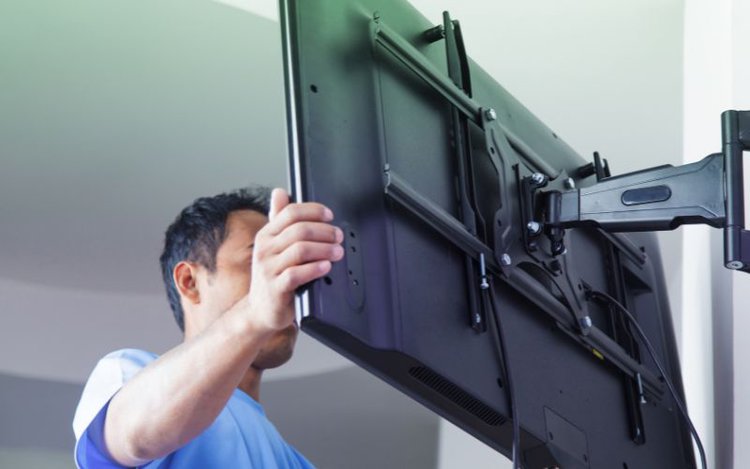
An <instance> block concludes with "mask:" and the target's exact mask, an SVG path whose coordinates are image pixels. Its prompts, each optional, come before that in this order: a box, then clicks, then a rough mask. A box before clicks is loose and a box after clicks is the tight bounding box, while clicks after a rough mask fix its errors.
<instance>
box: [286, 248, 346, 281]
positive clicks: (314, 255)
mask: <svg viewBox="0 0 750 469" xmlns="http://www.w3.org/2000/svg"><path fill="white" fill-rule="evenodd" d="M342 257H344V248H343V247H341V246H340V245H338V244H330V243H316V242H313V241H298V242H296V243H294V244H292V245H291V246H289V247H288V248H287V249H285V250H284V251H283V252H281V253H279V255H278V256H276V259H275V260H274V261H273V267H272V271H273V272H274V273H276V275H281V274H282V272H284V271H285V270H287V269H289V268H290V267H294V266H298V265H303V264H308V263H311V262H317V261H333V262H335V261H338V260H340V259H341V258H342Z"/></svg>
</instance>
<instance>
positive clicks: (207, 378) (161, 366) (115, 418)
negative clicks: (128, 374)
mask: <svg viewBox="0 0 750 469" xmlns="http://www.w3.org/2000/svg"><path fill="white" fill-rule="evenodd" d="M249 314H251V313H250V312H249V311H248V306H247V299H244V300H243V301H242V302H241V305H240V304H238V305H236V306H235V307H234V308H232V309H230V310H229V311H227V313H225V314H223V315H222V316H221V317H220V318H218V319H217V320H216V321H215V322H214V323H213V324H211V326H209V327H208V328H206V329H205V330H204V331H203V332H202V333H201V334H199V335H197V336H195V337H194V338H192V339H191V340H189V341H187V342H185V343H183V344H181V345H179V346H177V347H175V348H174V349H172V350H170V351H169V352H167V353H166V354H164V355H163V356H161V357H160V358H159V359H157V360H156V361H154V362H153V363H151V364H149V365H148V366H147V367H146V368H144V369H143V370H142V371H141V372H140V373H138V374H137V375H136V376H135V377H134V378H133V379H132V380H131V381H129V382H128V383H126V384H125V385H124V386H123V387H122V389H121V390H120V391H119V392H118V393H117V394H116V395H115V397H114V398H113V399H112V401H111V402H110V405H109V409H108V411H107V416H106V419H105V426H104V441H105V443H106V445H107V450H108V451H109V453H110V455H111V456H112V457H113V458H114V459H115V460H116V461H118V462H119V463H121V464H124V465H127V466H137V465H141V464H143V463H145V462H147V461H151V460H153V459H157V458H159V457H163V456H165V455H167V454H169V453H170V452H172V451H174V450H175V449H177V448H179V447H181V446H183V445H184V444H186V443H187V442H189V441H190V440H191V439H193V438H194V437H196V436H197V435H199V434H200V433H201V432H202V431H203V430H204V429H205V428H207V427H208V426H209V425H211V423H212V422H213V421H214V420H215V419H216V417H217V416H218V415H219V413H220V412H221V410H222V409H223V408H224V406H225V405H226V403H227V401H228V400H229V398H230V397H231V395H232V392H233V391H234V390H235V389H236V388H237V385H238V384H239V382H240V380H241V379H242V377H243V376H244V375H245V373H246V372H247V370H248V369H249V367H250V365H251V364H252V362H253V361H254V359H255V357H256V356H257V354H258V352H259V350H260V349H261V347H262V346H263V345H264V343H265V341H266V340H267V338H268V335H269V334H270V332H268V331H264V330H261V329H260V328H258V327H253V325H252V324H251V323H250V321H248V319H247V318H248V316H249Z"/></svg>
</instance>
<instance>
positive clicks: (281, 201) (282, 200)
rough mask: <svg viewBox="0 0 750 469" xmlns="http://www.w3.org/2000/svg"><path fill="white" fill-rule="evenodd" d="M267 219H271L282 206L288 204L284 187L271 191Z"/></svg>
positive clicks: (287, 195)
mask: <svg viewBox="0 0 750 469" xmlns="http://www.w3.org/2000/svg"><path fill="white" fill-rule="evenodd" d="M270 205H271V206H270V210H269V211H268V219H269V220H273V219H274V218H276V216H277V215H278V214H279V212H281V211H282V210H283V209H284V207H286V206H287V205H289V194H287V193H286V191H285V190H284V189H280V188H278V187H277V188H276V189H274V190H273V191H271V204H270Z"/></svg>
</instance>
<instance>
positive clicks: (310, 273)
mask: <svg viewBox="0 0 750 469" xmlns="http://www.w3.org/2000/svg"><path fill="white" fill-rule="evenodd" d="M330 270H331V261H316V262H310V263H307V264H302V265H295V266H293V267H289V268H287V269H286V270H284V272H282V273H281V275H279V277H278V282H279V283H280V285H279V287H280V288H281V290H282V291H285V292H293V291H294V290H296V289H297V288H299V287H301V286H302V285H304V284H306V283H309V282H312V281H313V280H316V279H319V278H320V277H322V276H324V275H325V274H327V273H328V272H330Z"/></svg>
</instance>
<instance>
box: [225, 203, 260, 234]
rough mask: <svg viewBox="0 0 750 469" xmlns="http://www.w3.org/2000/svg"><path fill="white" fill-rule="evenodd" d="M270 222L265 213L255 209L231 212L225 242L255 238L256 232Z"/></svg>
mask: <svg viewBox="0 0 750 469" xmlns="http://www.w3.org/2000/svg"><path fill="white" fill-rule="evenodd" d="M266 223H268V217H267V216H266V215H265V214H262V213H260V212H256V211H255V210H235V211H233V212H230V213H229V216H228V217H227V224H226V237H225V240H224V241H225V242H243V240H247V239H253V238H255V234H256V233H257V232H258V230H260V229H261V228H263V226H264V225H265V224H266Z"/></svg>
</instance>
